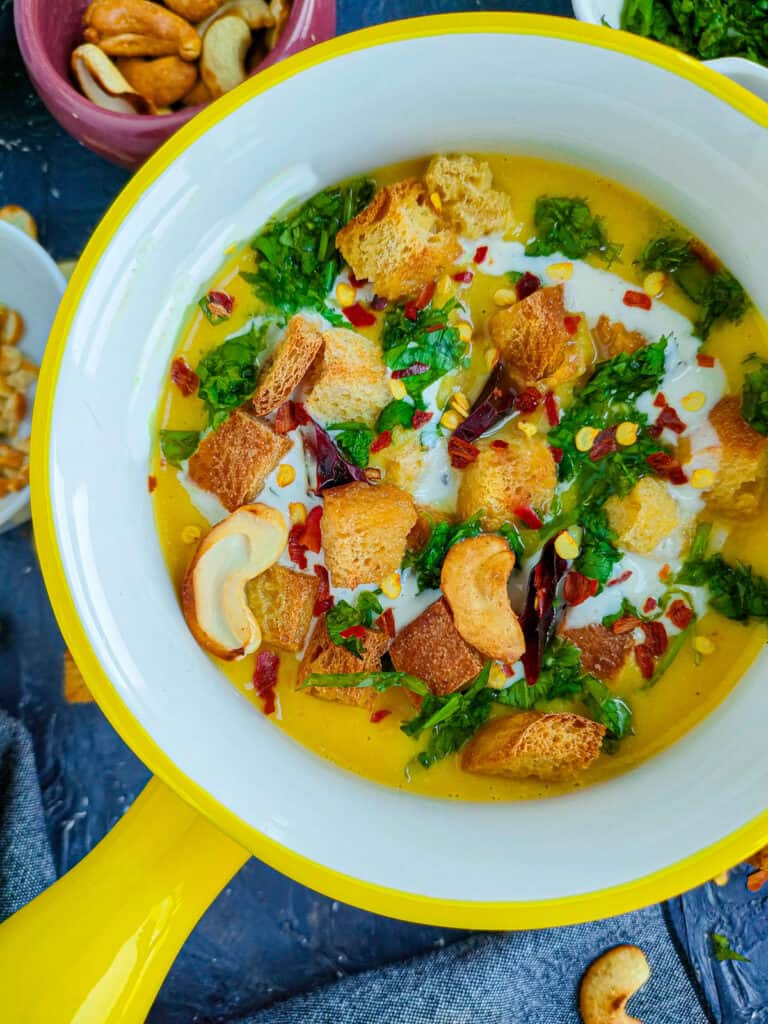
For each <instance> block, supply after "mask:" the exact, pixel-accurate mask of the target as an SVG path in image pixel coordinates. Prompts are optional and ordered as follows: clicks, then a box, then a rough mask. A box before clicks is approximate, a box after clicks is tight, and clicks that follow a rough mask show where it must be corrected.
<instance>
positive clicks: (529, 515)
mask: <svg viewBox="0 0 768 1024" xmlns="http://www.w3.org/2000/svg"><path fill="white" fill-rule="evenodd" d="M514 513H515V515H516V516H517V518H518V519H519V520H520V522H521V523H523V524H524V525H525V526H527V527H528V529H529V530H540V529H541V528H542V526H543V525H544V521H543V520H542V519H541V517H540V516H539V515H538V514H537V513H536V512H535V511H534V509H532V508H531V506H530V505H518V506H517V508H516V509H514Z"/></svg>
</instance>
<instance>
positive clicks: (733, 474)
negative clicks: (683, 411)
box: [706, 395, 768, 519]
mask: <svg viewBox="0 0 768 1024" xmlns="http://www.w3.org/2000/svg"><path fill="white" fill-rule="evenodd" d="M709 422H710V423H711V424H712V426H713V427H714V428H715V430H716V431H717V437H718V440H719V442H720V445H719V448H720V451H719V456H720V459H719V465H718V468H717V472H716V473H715V484H714V486H713V487H712V489H711V490H710V491H708V492H707V493H706V501H707V505H708V506H709V508H710V509H712V510H713V511H714V512H717V513H718V515H721V516H726V517H728V518H730V519H751V518H753V517H754V516H756V515H757V513H758V512H759V511H760V502H761V501H762V498H763V494H764V493H765V480H766V470H767V469H768V466H766V461H767V460H766V446H768V438H765V437H763V436H762V434H758V433H757V431H756V430H753V429H752V427H750V425H749V424H748V423H747V421H746V420H745V419H744V417H743V416H742V415H741V398H740V397H739V396H738V395H726V397H725V398H721V399H720V401H719V402H718V403H717V405H716V406H715V407H714V409H713V410H712V412H711V413H710V414H709Z"/></svg>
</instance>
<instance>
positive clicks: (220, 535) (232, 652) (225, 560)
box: [181, 504, 288, 661]
mask: <svg viewBox="0 0 768 1024" xmlns="http://www.w3.org/2000/svg"><path fill="white" fill-rule="evenodd" d="M287 542H288V527H287V525H286V522H285V519H284V518H283V516H282V515H281V514H280V513H279V512H278V511H277V509H273V508H269V507H268V506H267V505H261V504H254V505H243V506H242V508H239V509H237V510H236V511H235V512H233V513H232V514H231V515H229V516H227V518H226V519H223V520H222V521H221V522H220V523H218V524H217V525H216V526H214V527H213V529H212V530H211V531H210V533H208V534H207V535H206V536H205V537H204V538H203V540H202V541H201V543H200V546H199V547H198V549H197V552H196V553H195V557H194V558H193V559H192V563H191V564H190V566H189V569H187V574H186V576H185V577H184V582H183V584H182V588H181V606H182V610H183V612H184V618H185V619H186V620H187V625H188V626H189V628H190V631H191V632H192V635H193V636H194V637H195V639H196V640H197V642H198V643H199V644H200V646H201V647H203V648H205V650H206V651H208V652H209V653H210V654H213V655H215V656H216V657H217V658H222V659H223V660H225V661H235V660H237V659H239V658H244V657H245V656H246V655H248V654H252V653H253V652H254V651H255V650H257V649H258V648H259V646H260V644H261V628H260V626H259V624H258V622H257V621H256V619H255V618H254V616H253V613H252V612H251V610H250V608H249V607H248V602H247V600H246V595H245V586H246V584H247V583H248V581H249V580H252V579H254V578H255V577H256V576H260V575H261V574H262V573H263V572H265V571H266V570H267V569H268V568H269V567H270V566H271V565H274V563H275V562H276V561H277V560H278V558H279V557H280V555H281V554H282V552H283V550H284V548H285V545H286V543H287Z"/></svg>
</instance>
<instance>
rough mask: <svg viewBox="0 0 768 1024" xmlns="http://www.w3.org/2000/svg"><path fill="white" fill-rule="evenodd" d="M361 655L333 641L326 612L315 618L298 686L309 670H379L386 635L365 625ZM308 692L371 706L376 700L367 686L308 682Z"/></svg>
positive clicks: (386, 644)
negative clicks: (357, 655)
mask: <svg viewBox="0 0 768 1024" xmlns="http://www.w3.org/2000/svg"><path fill="white" fill-rule="evenodd" d="M362 644H363V657H362V658H357V657H355V655H354V654H352V652H351V651H348V650H347V649H346V647H341V646H339V645H338V644H335V643H334V642H333V641H332V640H331V638H330V636H329V635H328V629H327V628H326V625H325V616H324V615H323V617H322V618H320V619H318V620H317V623H316V624H315V628H314V629H313V630H312V636H311V637H310V638H309V643H308V644H307V649H306V651H305V652H304V657H303V658H302V659H301V664H300V665H299V672H298V676H297V678H296V688H297V689H298V688H299V687H300V686H301V685H302V683H303V682H304V681H305V680H306V678H307V677H308V676H310V675H312V673H321V674H325V675H340V674H343V675H346V674H348V673H351V672H378V671H379V670H380V669H381V659H382V657H383V655H384V653H385V652H386V650H387V647H388V646H389V636H388V635H387V634H386V633H385V632H383V631H379V630H376V629H366V631H365V636H364V637H363V638H362ZM306 692H307V693H310V694H312V696H313V697H319V698H320V699H321V700H335V701H338V702H339V703H341V704H353V705H355V706H356V707H362V708H366V709H368V710H370V709H371V708H373V706H374V704H375V703H376V691H375V690H372V689H371V688H370V687H364V688H361V689H357V688H355V687H346V686H310V687H309V688H308V689H307V691H306Z"/></svg>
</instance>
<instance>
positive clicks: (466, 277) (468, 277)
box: [453, 270, 475, 284]
mask: <svg viewBox="0 0 768 1024" xmlns="http://www.w3.org/2000/svg"><path fill="white" fill-rule="evenodd" d="M474 276H475V275H474V274H473V273H472V271H471V270H462V271H461V272H460V273H459V274H454V275H453V280H454V281H458V282H459V284H470V283H471V281H472V278H473V277H474Z"/></svg>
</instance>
